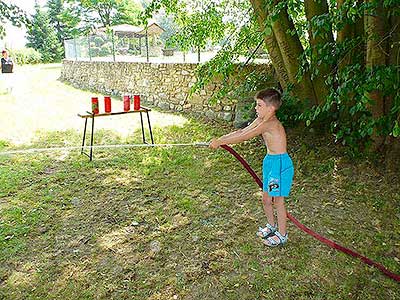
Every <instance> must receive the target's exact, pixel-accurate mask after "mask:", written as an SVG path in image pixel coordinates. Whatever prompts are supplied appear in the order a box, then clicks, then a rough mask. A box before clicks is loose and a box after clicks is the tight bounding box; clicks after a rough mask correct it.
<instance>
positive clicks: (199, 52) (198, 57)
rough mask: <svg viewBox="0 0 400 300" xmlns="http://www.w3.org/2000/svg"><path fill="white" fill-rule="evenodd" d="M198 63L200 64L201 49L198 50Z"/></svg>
mask: <svg viewBox="0 0 400 300" xmlns="http://www.w3.org/2000/svg"><path fill="white" fill-rule="evenodd" d="M197 62H198V63H200V47H199V48H197Z"/></svg>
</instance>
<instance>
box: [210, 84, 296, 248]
mask: <svg viewBox="0 0 400 300" xmlns="http://www.w3.org/2000/svg"><path fill="white" fill-rule="evenodd" d="M254 98H255V100H256V113H257V118H256V119H255V120H254V121H253V122H252V123H251V124H250V125H249V126H247V127H246V128H244V129H240V130H237V131H234V132H232V133H229V134H227V135H224V136H222V137H220V138H218V139H212V140H211V143H210V148H213V149H216V148H218V147H219V146H221V145H227V144H238V143H241V142H243V141H246V140H249V139H251V138H253V137H256V136H258V135H261V136H262V137H263V139H264V142H265V145H266V147H267V155H266V156H265V158H264V160H263V197H262V203H263V208H264V213H265V215H266V217H267V221H268V223H267V224H266V225H265V227H260V228H259V229H258V232H257V236H259V237H260V238H262V239H263V242H264V244H265V245H267V246H270V247H276V246H279V245H283V244H285V243H286V242H287V240H288V234H287V231H286V208H285V202H284V197H287V196H289V193H290V188H291V185H292V180H293V175H294V169H293V163H292V160H291V158H290V157H289V155H288V153H287V149H286V148H287V147H286V133H285V129H284V127H283V126H282V124H281V122H279V120H278V118H277V117H276V114H275V113H276V111H277V110H278V109H279V107H280V106H281V104H282V100H281V95H280V93H279V92H278V91H277V90H275V89H266V90H262V91H259V92H258V93H257V94H256V96H255V97H254ZM272 205H274V206H275V209H276V214H277V221H278V225H276V224H275V219H274V212H273V207H272Z"/></svg>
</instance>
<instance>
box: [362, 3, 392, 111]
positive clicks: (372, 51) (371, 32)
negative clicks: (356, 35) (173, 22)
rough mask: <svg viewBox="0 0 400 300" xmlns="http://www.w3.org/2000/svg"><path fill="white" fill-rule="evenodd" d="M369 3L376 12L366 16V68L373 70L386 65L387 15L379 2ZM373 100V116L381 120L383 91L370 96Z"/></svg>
mask: <svg viewBox="0 0 400 300" xmlns="http://www.w3.org/2000/svg"><path fill="white" fill-rule="evenodd" d="M366 1H367V2H369V3H375V4H376V6H377V7H376V10H375V11H374V12H369V13H368V14H367V15H366V16H365V26H366V27H365V32H366V34H367V59H366V67H367V68H368V69H373V68H374V67H375V66H382V65H385V64H386V54H385V50H386V49H387V47H386V43H387V39H385V38H384V37H385V23H386V22H385V21H386V18H385V14H384V8H383V3H382V2H381V1H379V0H366ZM369 95H370V97H371V99H373V100H374V101H375V103H374V105H373V106H372V107H371V111H372V115H373V116H374V117H375V118H379V117H381V116H382V115H383V114H384V102H383V96H382V93H381V91H379V90H375V91H372V92H371V93H370V94H369Z"/></svg>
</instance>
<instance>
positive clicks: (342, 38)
mask: <svg viewBox="0 0 400 300" xmlns="http://www.w3.org/2000/svg"><path fill="white" fill-rule="evenodd" d="M363 1H364V0H357V3H356V6H358V7H359V6H360V5H362V4H363ZM346 3H348V0H337V9H338V10H339V11H340V13H341V15H342V18H343V19H346V17H345V16H346V15H347V13H348V10H347V9H346V7H345V4H346ZM350 22H351V20H350V19H347V20H346V23H345V24H343V26H342V27H341V28H340V29H339V30H338V32H337V38H336V43H337V44H340V43H345V42H346V41H349V40H350V39H352V38H355V37H362V36H363V35H364V19H363V18H357V19H356V20H355V21H354V23H350ZM364 53H365V44H364V43H361V44H360V45H358V46H356V47H355V48H354V49H351V50H350V51H348V52H347V53H346V55H345V56H343V57H339V62H338V69H339V71H340V70H343V68H344V67H345V66H347V65H350V64H352V63H357V62H358V63H360V64H364V63H365V55H364ZM356 58H358V59H356Z"/></svg>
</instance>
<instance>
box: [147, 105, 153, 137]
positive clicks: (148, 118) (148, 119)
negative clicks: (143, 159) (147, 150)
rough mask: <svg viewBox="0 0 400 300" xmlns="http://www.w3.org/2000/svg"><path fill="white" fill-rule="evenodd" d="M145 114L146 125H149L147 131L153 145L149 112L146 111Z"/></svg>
mask: <svg viewBox="0 0 400 300" xmlns="http://www.w3.org/2000/svg"><path fill="white" fill-rule="evenodd" d="M146 114H147V123H149V131H150V138H151V143H152V144H154V140H153V132H152V130H151V124H150V116H149V112H148V111H146Z"/></svg>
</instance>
